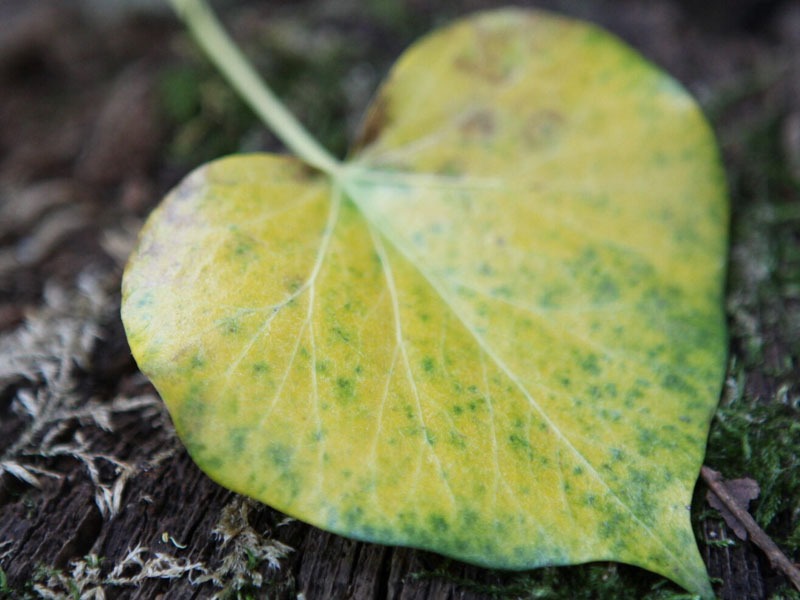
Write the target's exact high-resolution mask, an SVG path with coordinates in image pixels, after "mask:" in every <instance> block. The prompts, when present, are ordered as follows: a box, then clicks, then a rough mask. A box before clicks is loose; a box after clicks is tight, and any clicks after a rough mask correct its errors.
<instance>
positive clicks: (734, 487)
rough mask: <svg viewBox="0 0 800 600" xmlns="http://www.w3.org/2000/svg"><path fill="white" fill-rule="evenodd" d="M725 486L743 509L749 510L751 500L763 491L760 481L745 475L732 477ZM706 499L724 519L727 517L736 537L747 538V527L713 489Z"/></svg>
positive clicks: (726, 520) (726, 521)
mask: <svg viewBox="0 0 800 600" xmlns="http://www.w3.org/2000/svg"><path fill="white" fill-rule="evenodd" d="M725 486H726V487H727V489H728V492H729V493H730V495H731V498H732V499H733V500H734V501H736V503H737V504H738V505H739V506H741V507H742V509H743V510H747V509H748V507H749V506H750V501H751V500H755V499H756V498H758V495H759V494H760V493H761V488H759V487H758V483H757V482H756V481H755V480H753V479H750V478H749V477H745V478H743V479H732V480H731V481H727V482H725ZM706 501H707V502H708V503H709V505H710V506H711V507H712V508H715V509H717V510H718V511H719V514H720V515H721V516H722V518H723V519H725V523H727V525H728V527H730V528H731V529H733V532H734V533H735V534H736V537H738V538H739V539H740V540H746V539H747V529H745V527H744V526H743V525H742V524H741V522H740V521H739V520H738V519H737V518H736V517H735V516H734V515H733V513H731V511H730V510H728V508H727V507H726V505H725V503H724V502H722V501H721V500H720V499H719V498H718V497H717V495H716V494H715V493H714V492H712V491H711V490H709V491H708V493H707V494H706Z"/></svg>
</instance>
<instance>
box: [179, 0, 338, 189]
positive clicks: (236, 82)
mask: <svg viewBox="0 0 800 600" xmlns="http://www.w3.org/2000/svg"><path fill="white" fill-rule="evenodd" d="M170 2H171V3H172V6H173V8H174V9H175V12H176V13H177V14H178V16H180V18H181V19H182V20H183V21H184V23H186V26H187V27H188V29H189V31H190V32H191V33H192V35H193V36H194V38H195V40H196V41H197V43H198V44H199V45H200V47H201V48H203V50H204V51H205V52H206V54H207V55H208V57H209V58H210V59H211V61H212V62H213V63H214V64H215V65H216V67H217V68H218V69H219V70H220V71H221V72H222V74H223V75H224V76H225V77H226V78H227V80H228V82H229V83H230V84H231V85H232V86H233V88H234V89H235V90H236V91H237V92H239V94H240V95H241V96H242V98H243V99H244V100H245V101H246V102H247V103H248V104H249V105H250V107H251V108H252V109H253V110H254V111H255V113H256V114H257V115H258V116H259V118H260V119H261V120H262V121H263V122H264V123H265V124H266V125H267V127H269V128H270V130H272V132H273V133H274V134H275V135H276V136H277V137H278V138H279V139H280V140H281V141H282V142H283V143H284V144H285V145H286V147H287V148H288V149H289V150H291V151H292V152H294V153H295V154H297V156H299V157H300V158H301V159H303V160H304V161H305V162H307V163H308V164H309V165H311V166H313V167H316V168H318V169H320V170H322V171H324V172H326V173H328V174H331V175H333V174H334V173H335V172H336V171H337V170H338V169H339V165H340V163H339V161H338V160H336V159H335V158H334V157H333V156H332V155H331V154H330V153H329V152H328V151H327V150H325V148H323V147H322V146H321V145H320V144H319V143H318V142H317V141H316V140H315V139H314V138H313V137H312V136H311V135H310V134H309V133H308V131H306V129H305V128H304V127H303V126H302V125H301V124H300V122H299V121H298V120H297V119H296V118H295V117H294V115H292V114H291V113H290V112H289V111H288V110H287V109H286V107H285V106H284V105H283V103H281V101H280V100H279V99H278V98H277V97H276V96H275V94H274V93H273V92H272V90H270V89H269V87H268V86H267V85H266V83H265V82H264V81H263V80H262V79H261V78H260V77H259V76H258V74H257V73H256V72H255V70H254V69H253V67H252V66H251V64H250V63H249V62H248V60H247V59H246V58H245V56H244V55H243V54H242V52H241V51H240V50H239V49H238V48H237V47H236V45H235V44H234V43H233V41H232V40H231V38H230V37H229V36H228V34H227V33H226V32H225V30H224V29H223V28H222V25H220V22H219V21H218V20H217V18H216V16H214V13H213V12H212V11H211V9H210V8H209V6H208V4H207V3H206V2H205V0H170Z"/></svg>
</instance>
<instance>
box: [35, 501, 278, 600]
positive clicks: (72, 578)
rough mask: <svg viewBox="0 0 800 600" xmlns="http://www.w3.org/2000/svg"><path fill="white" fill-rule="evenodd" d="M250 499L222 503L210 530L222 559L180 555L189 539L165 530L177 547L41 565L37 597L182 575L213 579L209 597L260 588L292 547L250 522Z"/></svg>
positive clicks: (87, 593)
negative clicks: (111, 560) (109, 559)
mask: <svg viewBox="0 0 800 600" xmlns="http://www.w3.org/2000/svg"><path fill="white" fill-rule="evenodd" d="M254 506H255V503H254V502H253V501H252V500H248V499H246V498H242V497H240V496H234V498H233V500H232V501H231V502H230V503H229V504H228V505H227V506H225V507H224V508H223V510H222V512H221V514H220V519H219V522H218V523H217V525H216V527H215V528H214V530H213V532H212V535H213V536H214V537H215V538H216V539H218V540H219V542H220V543H219V549H220V550H221V551H223V557H222V560H221V562H219V561H202V560H197V559H193V558H190V557H188V556H178V555H177V554H178V553H180V551H181V550H185V549H186V548H187V547H188V544H187V545H184V544H181V543H179V542H177V541H176V540H174V539H173V538H172V537H171V536H170V535H169V534H168V533H166V532H165V533H164V536H163V537H164V538H165V539H166V540H168V541H170V542H172V544H173V545H174V546H175V548H176V552H175V553H174V554H173V553H169V552H156V551H152V550H151V549H150V548H148V547H146V546H143V545H141V544H137V545H136V546H135V547H134V548H132V549H130V550H128V552H127V554H126V555H125V556H124V557H123V558H122V559H121V560H120V561H119V562H117V563H116V564H115V565H114V566H113V568H109V566H108V565H105V564H104V562H105V561H104V559H103V558H102V557H98V556H97V555H95V554H90V555H87V556H84V557H83V558H81V559H80V560H75V561H72V562H71V563H70V565H69V568H68V569H65V570H62V569H49V568H40V569H39V571H38V572H37V573H36V574H35V575H34V583H33V586H32V587H33V590H34V592H35V593H36V594H37V595H38V596H39V597H41V598H53V599H60V598H65V597H74V598H81V599H98V600H99V599H105V598H106V597H107V596H106V593H107V592H108V593H109V594H110V595H111V596H112V597H113V594H112V592H111V589H113V588H119V587H125V586H140V585H141V584H143V583H144V582H146V581H148V580H153V579H178V578H186V579H187V580H188V581H189V583H190V584H191V585H193V586H199V585H202V584H206V583H208V584H211V585H213V586H214V587H215V588H218V590H219V591H218V592H217V593H216V594H214V595H213V596H212V597H213V598H219V599H222V598H230V597H238V596H237V594H241V593H242V592H244V591H247V590H255V589H262V588H263V586H264V584H265V581H264V573H263V572H264V571H265V570H266V572H275V571H277V570H279V569H280V566H281V563H280V561H281V560H282V559H283V558H285V557H286V556H288V554H289V553H290V552H292V548H290V547H289V546H287V545H286V544H283V543H282V542H279V541H277V540H274V539H272V538H270V537H269V532H267V533H266V534H261V533H258V532H257V531H256V530H255V529H254V528H253V526H252V525H251V523H250V511H251V509H252V508H253V507H254Z"/></svg>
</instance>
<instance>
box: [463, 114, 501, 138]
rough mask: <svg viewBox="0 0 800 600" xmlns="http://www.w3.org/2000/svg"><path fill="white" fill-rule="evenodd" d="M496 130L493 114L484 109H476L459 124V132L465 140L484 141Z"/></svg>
mask: <svg viewBox="0 0 800 600" xmlns="http://www.w3.org/2000/svg"><path fill="white" fill-rule="evenodd" d="M496 129H497V124H496V122H495V117H494V114H493V113H492V112H491V111H490V110H488V109H485V108H481V109H478V110H476V111H474V112H472V113H470V114H469V116H467V118H466V119H464V120H463V121H462V122H461V125H460V126H459V130H460V131H461V133H462V135H463V136H464V137H465V138H467V139H486V138H488V137H491V136H492V135H493V134H494V132H495V131H496Z"/></svg>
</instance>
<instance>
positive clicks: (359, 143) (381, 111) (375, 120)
mask: <svg viewBox="0 0 800 600" xmlns="http://www.w3.org/2000/svg"><path fill="white" fill-rule="evenodd" d="M388 123H389V109H388V102H387V100H386V97H385V96H384V95H383V94H381V95H379V96H378V97H377V98H375V100H374V102H373V103H372V106H371V107H370V109H369V112H368V113H367V116H366V118H365V119H364V121H363V123H362V124H361V128H360V130H359V133H358V135H357V136H356V139H355V141H354V142H353V152H358V151H359V150H362V149H363V148H366V147H367V146H369V145H370V144H372V143H373V142H374V141H375V140H376V139H377V138H378V136H379V135H380V133H381V131H383V130H384V129H385V128H386V126H387V125H388Z"/></svg>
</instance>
